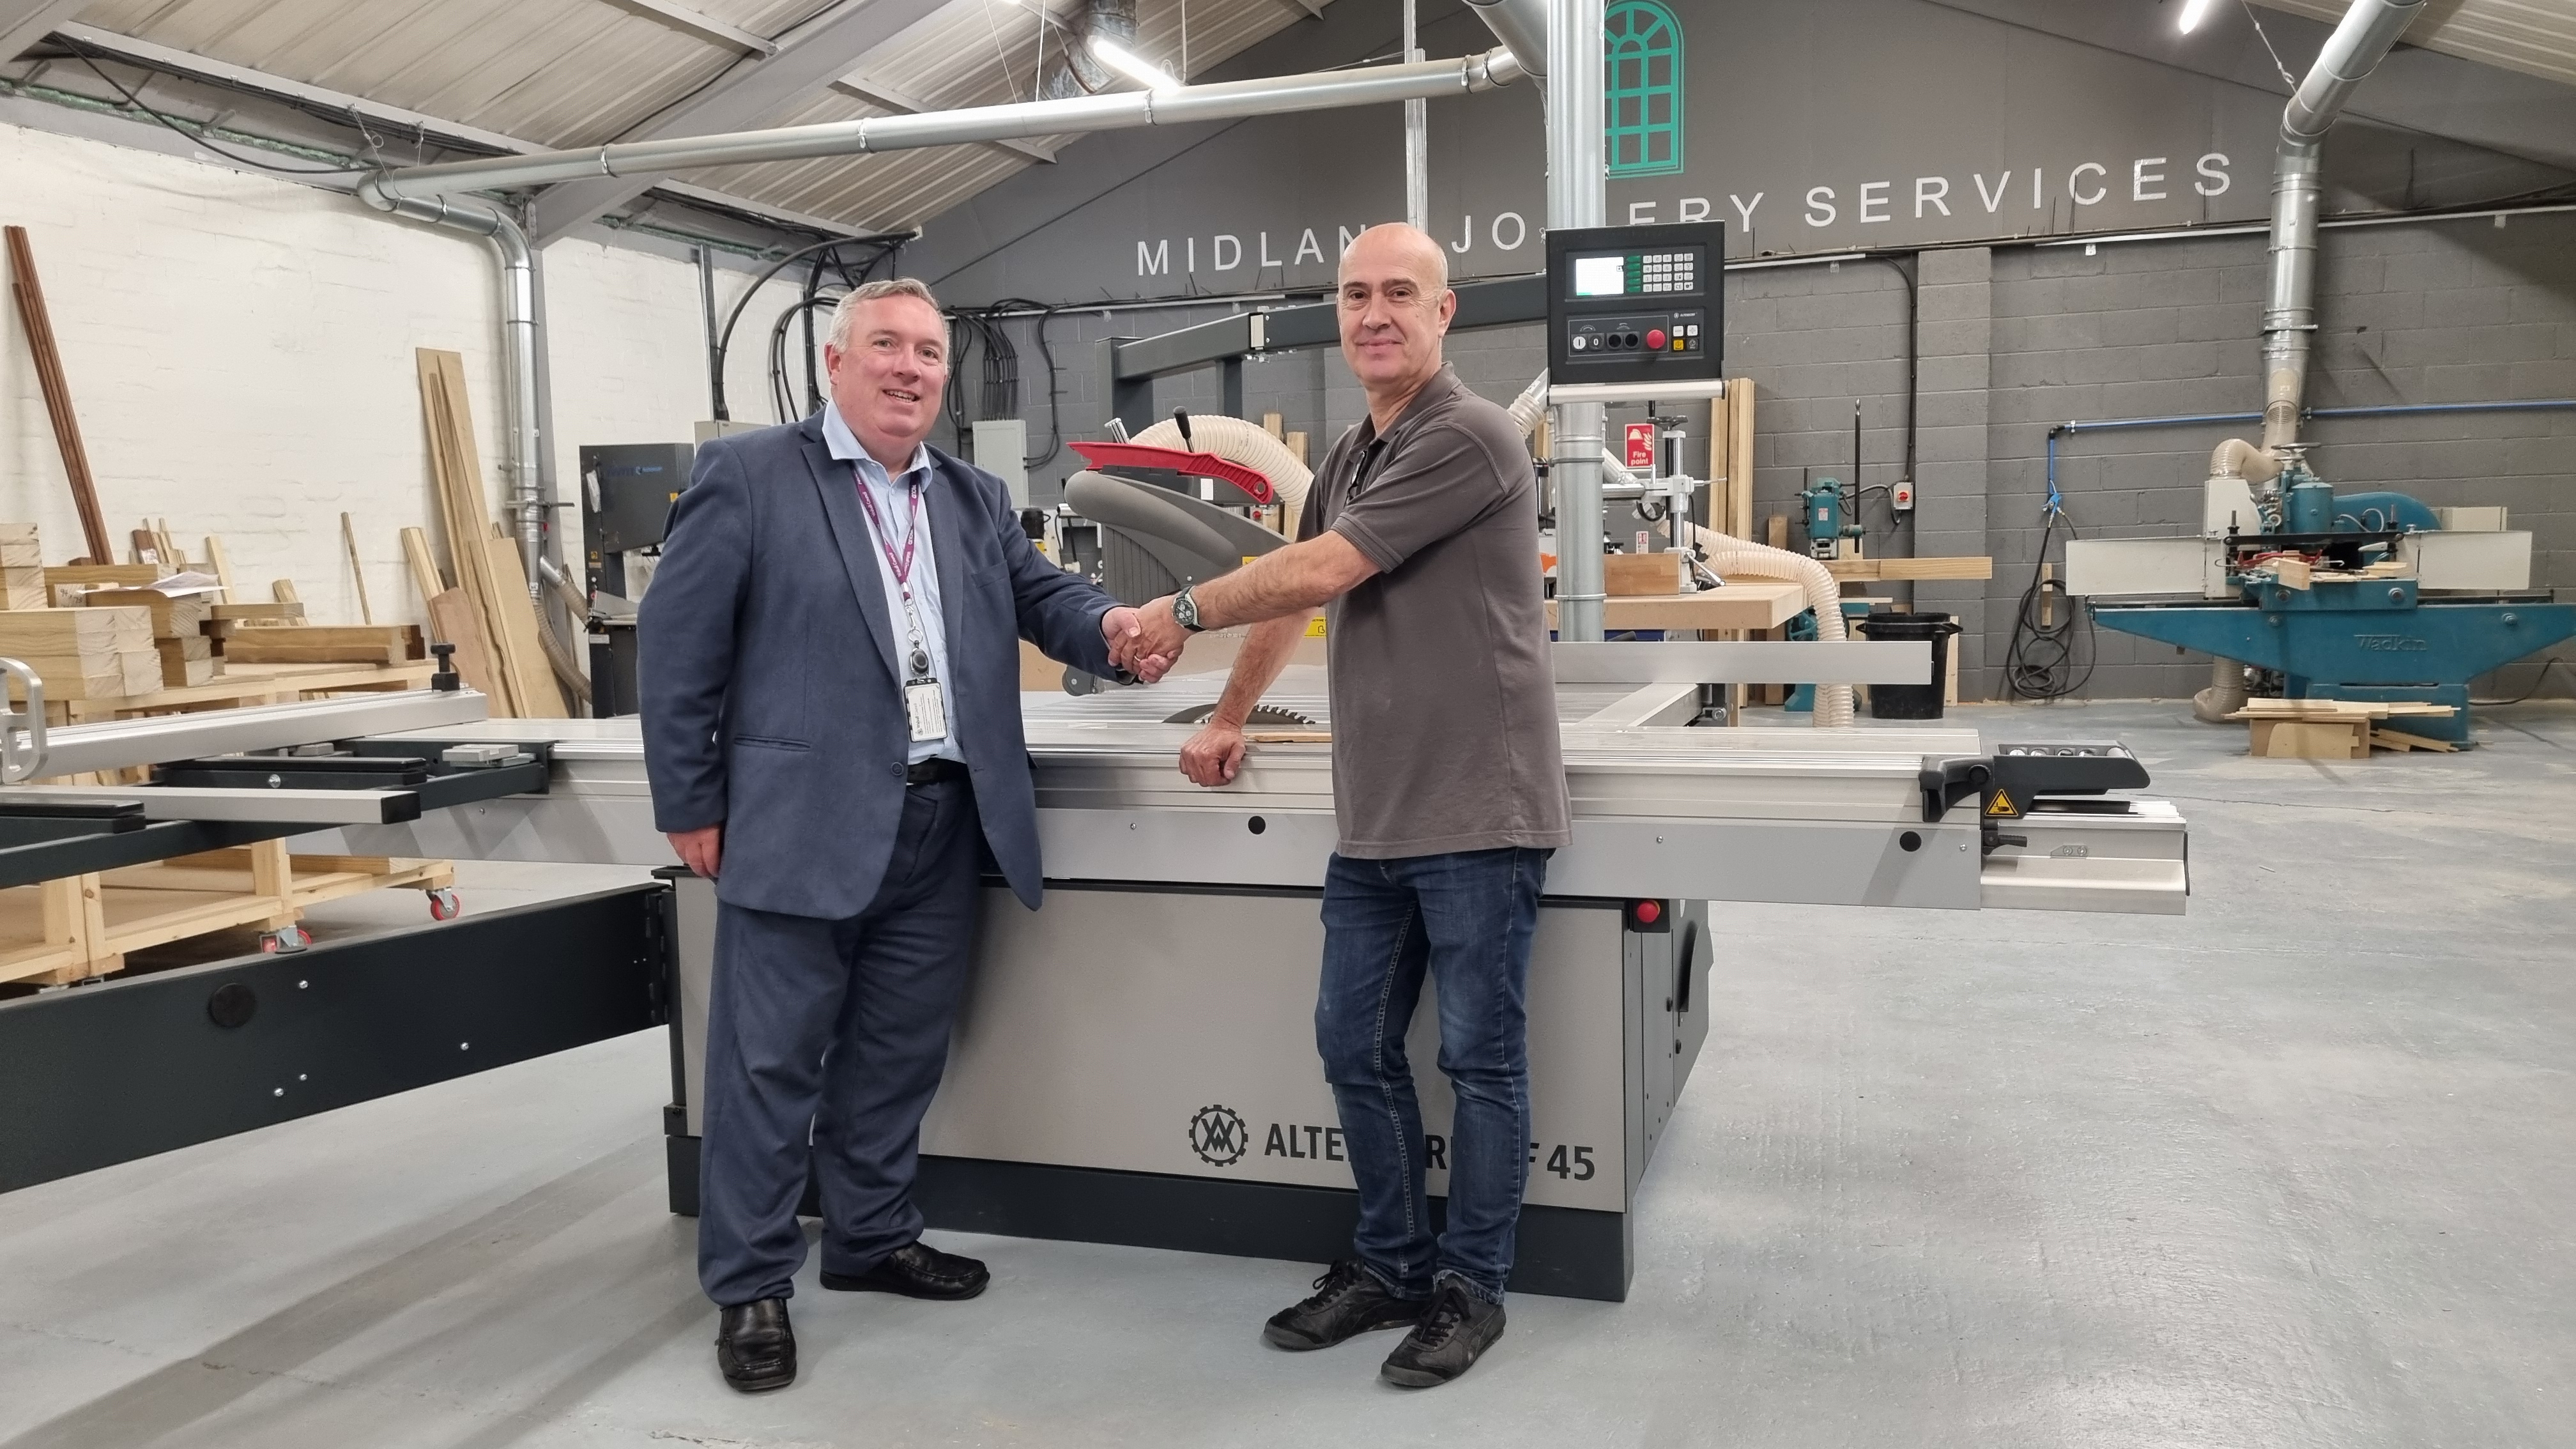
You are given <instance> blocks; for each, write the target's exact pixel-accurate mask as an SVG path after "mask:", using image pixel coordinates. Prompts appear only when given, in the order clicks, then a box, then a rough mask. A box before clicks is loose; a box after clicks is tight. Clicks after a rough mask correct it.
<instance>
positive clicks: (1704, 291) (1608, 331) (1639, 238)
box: [1547, 221, 1726, 397]
mask: <svg viewBox="0 0 2576 1449" xmlns="http://www.w3.org/2000/svg"><path fill="white" fill-rule="evenodd" d="M1725 256H1726V227H1725V224H1724V223H1723V222H1716V221H1693V222H1672V223H1667V224H1664V225H1646V226H1600V227H1567V228H1558V229H1554V230H1551V231H1550V232H1549V233H1548V237H1547V298H1548V301H1547V319H1548V334H1549V335H1548V382H1549V385H1550V386H1551V387H1555V386H1569V387H1576V386H1592V387H1596V388H1597V387H1610V388H1625V387H1649V386H1650V385H1652V386H1661V385H1664V384H1670V383H1692V384H1700V383H1706V382H1711V381H1714V380H1716V379H1718V378H1722V377H1724V376H1725V372H1724V367H1725V346H1726V342H1725V336H1726V330H1725V325H1726V318H1725V308H1726V294H1725V288H1724V285H1723V284H1724V282H1725V277H1724V275H1723V272H1724V258H1725ZM1655 395H1656V394H1655V393H1653V392H1652V391H1648V392H1645V393H1641V394H1640V396H1643V397H1653V396H1655ZM1666 395H1667V396H1678V394H1666Z"/></svg>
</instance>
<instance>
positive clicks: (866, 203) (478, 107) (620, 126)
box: [78, 0, 1303, 228]
mask: <svg viewBox="0 0 2576 1449" xmlns="http://www.w3.org/2000/svg"><path fill="white" fill-rule="evenodd" d="M1041 7H1043V9H1044V10H1045V11H1046V13H1047V14H1048V15H1051V16H1052V17H1054V20H1053V22H1052V23H1051V22H1050V21H1048V20H1046V19H1043V18H1041V15H1040V13H1039V12H1040V9H1041ZM651 8H652V7H651V6H638V7H634V8H630V7H627V6H623V5H620V4H617V3H614V0H354V3H353V0H98V3H96V4H93V5H90V6H88V7H86V8H85V9H83V10H82V11H81V12H80V15H79V17H78V18H79V19H80V20H81V21H83V22H84V23H86V24H90V25H94V26H97V27H99V28H101V29H104V30H111V31H115V32H116V33H118V34H120V35H125V36H130V37H133V38H135V39H140V40H148V41H152V42H154V43H156V44H159V45H165V46H169V47H171V48H173V49H178V50H185V51H189V52H192V53H194V54H197V55H202V56H206V57H209V58H212V59H215V60H220V61H225V62H228V63H230V64H233V65H238V66H245V67H248V68H250V69H253V70H258V71H263V72H266V73H268V74H271V75H277V76H283V77H286V78H287V79H290V80H296V81H302V82H304V83H306V84H308V85H316V86H324V87H328V88H330V89H332V90H337V91H342V92H346V93H348V94H351V95H356V96H362V97H365V98H367V99H369V100H374V101H381V102H385V103H387V104H391V105H396V106H401V107H404V108H406V109H409V110H414V111H419V112H422V113H424V114H427V115H431V116H436V117H439V118H441V119H445V120H451V121H457V122H461V123H463V124H465V125H469V126H474V127H478V128H481V129H483V130H486V131H495V132H499V133H501V134H503V135H507V136H514V137H518V138H520V139H522V140H525V141H531V142H535V143H538V144H540V145H545V146H555V147H574V146H588V145H597V144H600V143H602V142H606V141H613V140H617V139H620V138H621V137H624V136H626V135H627V134H628V133H630V132H632V131H633V130H635V129H636V128H637V127H638V126H640V125H643V124H644V123H645V122H647V121H649V120H650V119H651V118H652V117H653V116H654V115H656V114H658V113H659V112H661V111H662V110H664V109H665V108H667V107H669V106H670V105H672V104H673V103H675V102H677V101H679V100H681V99H684V98H685V97H687V96H688V95H690V94H691V93H693V92H695V91H697V90H698V89H699V88H701V87H703V86H704V85H706V84H707V83H709V82H710V81H713V80H715V79H716V78H717V77H719V76H721V75H723V74H724V73H725V72H727V71H728V70H730V69H731V68H733V67H735V66H737V65H750V64H753V63H755V62H756V57H752V56H748V55H746V54H745V53H744V52H743V50H742V48H741V47H739V46H735V45H729V44H726V43H724V42H722V41H720V40H717V39H712V38H709V37H707V36H705V35H702V34H698V33H694V32H692V31H690V30H687V29H684V28H680V27H677V26H675V25H673V24H671V23H670V22H668V21H666V20H658V19H654V18H650V16H649V14H646V13H638V12H639V11H649V10H650V9H651ZM687 8H688V9H690V10H693V11H696V12H697V13H698V14H700V15H702V16H704V17H706V18H707V19H709V20H712V21H716V22H719V23H720V24H722V25H725V26H730V27H733V28H735V29H738V30H742V31H747V32H749V33H750V34H752V35H754V36H760V37H767V38H773V39H774V38H775V37H777V36H779V35H782V34H784V33H786V32H788V31H790V30H792V29H794V28H795V27H796V26H798V25H799V24H801V23H802V22H804V21H806V20H808V19H810V18H811V17H813V16H814V15H816V14H819V13H821V12H823V11H825V10H828V9H831V8H833V6H832V5H830V4H827V3H823V0H687ZM1081 8H1082V0H955V3H952V4H949V5H947V6H944V7H943V8H941V9H939V10H937V11H935V12H933V13H932V14H931V15H930V16H929V18H927V19H925V20H923V21H921V22H920V23H918V24H916V25H914V26H912V27H911V28H910V29H908V30H906V31H904V32H903V33H902V34H900V35H898V36H896V37H895V38H894V39H892V40H890V41H887V42H886V43H884V44H882V45H880V46H878V47H877V48H876V49H875V50H872V51H870V52H869V53H868V54H867V55H865V56H863V57H861V58H860V59H859V61H858V62H857V63H856V64H855V65H853V66H851V67H850V71H851V72H852V73H855V74H857V75H860V76H863V77H865V78H867V79H868V80H870V81H874V82H878V83H881V84H882V85H883V86H885V87H886V88H888V89H891V90H893V91H895V92H898V93H899V94H900V95H901V96H902V97H904V98H906V99H909V100H912V101H915V102H918V103H919V104H921V105H922V106H923V107H925V108H928V109H936V110H947V109H952V108H957V107H963V106H980V105H993V104H997V103H1001V102H1006V101H1013V100H1027V99H1029V97H1030V95H1031V91H1032V87H1033V85H1034V82H1035V78H1036V75H1037V73H1038V66H1039V54H1040V32H1041V31H1042V30H1043V31H1044V32H1045V38H1044V42H1043V44H1044V50H1045V53H1046V54H1047V55H1050V56H1051V55H1054V54H1056V53H1057V52H1058V50H1059V48H1060V47H1061V46H1062V45H1063V43H1064V37H1065V31H1064V29H1063V28H1062V27H1063V25H1064V24H1065V23H1066V22H1069V21H1070V20H1071V18H1072V17H1073V16H1074V15H1076V14H1077V13H1079V11H1080V10H1081ZM1185 9H1186V29H1187V55H1188V66H1187V69H1188V71H1189V72H1190V73H1193V74H1195V73H1198V72H1202V71H1205V70H1206V69H1207V68H1208V67H1210V66H1213V65H1216V64H1218V63H1220V62H1222V61H1224V60H1227V59H1229V58H1231V57H1233V56H1234V55H1235V54H1237V53H1239V52H1240V51H1242V50H1243V49H1244V48H1245V47H1247V46H1249V45H1252V44H1254V43H1255V42H1257V41H1260V40H1262V39H1264V38H1266V37H1268V36H1270V35H1272V34H1275V33H1277V32H1278V31H1279V30H1281V29H1283V28H1285V27H1286V26H1288V25H1290V24H1293V23H1295V21H1296V20H1298V19H1299V18H1301V16H1302V14H1303V12H1302V10H1300V9H1299V7H1298V6H1297V5H1296V4H1295V3H1294V0H1141V3H1140V4H1139V6H1138V46H1139V48H1140V49H1141V50H1142V51H1144V52H1145V53H1146V54H1147V55H1148V56H1149V57H1150V58H1152V59H1154V60H1156V61H1157V62H1159V63H1161V64H1163V65H1164V66H1166V67H1167V68H1168V69H1171V70H1173V71H1175V72H1179V71H1181V70H1182V69H1183V67H1182V65H1181V59H1182V52H1183V30H1184V10H1185ZM881 114H885V112H884V111H883V110H882V109H880V108H879V107H876V106H873V105H871V104H869V103H867V102H865V101H862V100H860V99H858V98H857V97H856V96H853V95H850V94H848V93H846V92H842V91H837V90H835V91H824V92H821V93H817V94H814V95H811V96H808V97H806V98H805V99H803V100H802V101H799V102H796V103H792V104H790V105H788V106H786V107H784V108H782V109H781V111H780V112H779V113H778V114H777V115H776V116H774V117H772V118H771V120H770V122H769V124H774V125H794V124H799V123H803V122H810V121H832V120H846V119H850V118H854V117H859V116H869V115H881ZM1065 139H1070V138H1065ZM1037 145H1038V147H1039V148H1040V149H1041V150H1047V149H1052V146H1051V144H1050V143H1049V142H1047V141H1045V140H1043V139H1041V140H1040V141H1038V142H1037ZM1032 164H1035V163H1034V162H1033V161H1032V160H1031V159H1030V158H1028V157H1026V156H1024V155H1020V154H1016V153H1013V152H1009V151H1006V150H1003V149H1001V148H998V147H992V146H963V147H949V148H943V149H940V150H935V151H918V152H907V153H899V154H895V155H889V156H881V157H853V158H849V159H846V160H829V161H812V162H799V163H793V164H780V165H772V166H752V167H734V168H728V169H725V170H720V171H705V172H698V173H693V174H692V175H691V176H690V177H689V179H690V180H692V181H695V182H698V183H699V184H701V185H705V186H710V187H714V188H716V189H719V190H722V191H726V192H730V193H732V194H734V195H738V196H743V197H746V198H749V199H751V200H755V201H761V202H766V203H768V204H770V205H772V206H781V207H787V208H790V209H793V210H796V211H801V212H805V213H808V214H811V215H814V216H820V217H825V218H828V219H831V220H834V221H838V222H841V223H844V224H846V225H850V226H855V227H872V228H873V227H905V226H911V225H914V224H916V223H918V222H920V221H923V220H925V219H927V218H929V217H931V216H935V215H937V214H938V213H939V212H941V211H944V210H946V209H948V208H949V207H952V206H954V205H956V204H957V203H959V202H961V201H964V200H965V199H966V198H967V197H970V196H972V195H974V194H975V193H976V192H978V191H981V190H982V189H984V188H985V187H987V186H990V185H992V184H993V183H995V182H997V181H1000V180H1001V179H1002V178H1004V177H1006V176H1009V175H1010V174H1012V173H1013V172H1015V171H1017V170H1019V169H1021V168H1022V167H1025V166H1028V165H1032Z"/></svg>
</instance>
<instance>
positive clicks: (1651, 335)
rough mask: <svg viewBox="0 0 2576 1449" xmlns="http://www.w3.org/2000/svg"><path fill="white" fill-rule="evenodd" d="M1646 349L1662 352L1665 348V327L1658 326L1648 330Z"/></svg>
mask: <svg viewBox="0 0 2576 1449" xmlns="http://www.w3.org/2000/svg"><path fill="white" fill-rule="evenodd" d="M1646 350H1647V351H1649V352H1661V351H1663V350H1664V329H1662V328H1661V327H1657V328H1654V329H1653V330H1651V331H1649V332H1647V334H1646Z"/></svg>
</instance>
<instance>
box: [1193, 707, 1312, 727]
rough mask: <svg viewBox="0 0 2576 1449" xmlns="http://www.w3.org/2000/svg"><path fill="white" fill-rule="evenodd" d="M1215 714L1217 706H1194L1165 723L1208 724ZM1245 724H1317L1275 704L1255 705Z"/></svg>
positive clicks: (1264, 725) (1309, 725)
mask: <svg viewBox="0 0 2576 1449" xmlns="http://www.w3.org/2000/svg"><path fill="white" fill-rule="evenodd" d="M1215 714H1216V706H1215V705H1213V704H1194V705H1192V706H1190V707H1189V708H1188V709H1185V710H1182V711H1181V712H1180V713H1179V714H1176V715H1171V716H1169V717H1167V718H1166V719H1165V720H1164V721H1163V723H1165V724H1186V725H1194V724H1206V723H1207V722H1208V720H1209V719H1210V718H1212V717H1213V716H1214V715H1215ZM1243 722H1244V724H1245V725H1246V726H1248V727H1250V728H1254V729H1295V728H1298V727H1300V726H1307V727H1311V726H1312V725H1313V724H1314V723H1315V722H1314V721H1313V720H1311V719H1308V718H1307V717H1306V716H1304V715H1302V714H1299V713H1298V712H1297V711H1295V710H1293V709H1281V708H1280V707H1279V706H1277V705H1275V704H1256V705H1254V706H1253V707H1252V713H1251V714H1250V715H1248V716H1246V717H1245V718H1244V721H1243Z"/></svg>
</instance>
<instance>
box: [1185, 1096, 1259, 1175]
mask: <svg viewBox="0 0 2576 1449" xmlns="http://www.w3.org/2000/svg"><path fill="white" fill-rule="evenodd" d="M1251 1143H1252V1133H1251V1131H1250V1129H1248V1128H1246V1127H1245V1126H1244V1125H1243V1118H1242V1116H1241V1115H1240V1114H1238V1113H1237V1112H1236V1111H1235V1110H1234V1109H1233V1108H1232V1107H1224V1106H1213V1105H1211V1106H1206V1107H1201V1108H1200V1109H1198V1111H1196V1112H1194V1113H1192V1114H1191V1115H1190V1150H1191V1151H1192V1152H1195V1153H1197V1154H1198V1155H1199V1161H1201V1162H1204V1163H1206V1164H1207V1165H1208V1166H1210V1167H1232V1166H1233V1165H1234V1164H1236V1163H1238V1162H1241V1161H1242V1160H1243V1153H1244V1149H1245V1148H1246V1147H1248V1146H1250V1145H1251Z"/></svg>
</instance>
